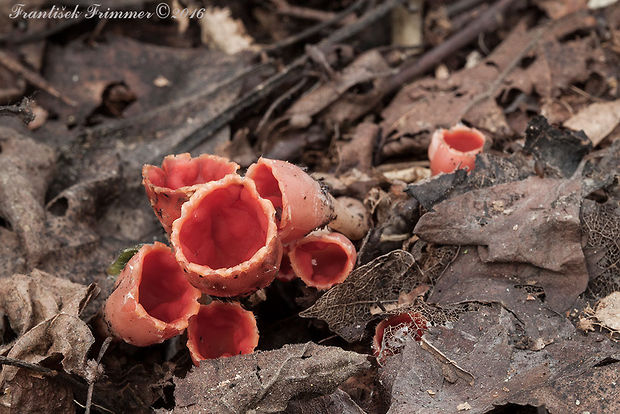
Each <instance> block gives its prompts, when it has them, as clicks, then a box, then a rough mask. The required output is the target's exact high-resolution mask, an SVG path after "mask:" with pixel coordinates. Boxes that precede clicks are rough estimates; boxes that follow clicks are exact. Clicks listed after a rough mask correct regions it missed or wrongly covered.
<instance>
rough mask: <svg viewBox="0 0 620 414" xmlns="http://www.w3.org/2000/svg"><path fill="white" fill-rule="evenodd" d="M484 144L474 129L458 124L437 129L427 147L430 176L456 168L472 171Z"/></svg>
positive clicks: (482, 137)
mask: <svg viewBox="0 0 620 414" xmlns="http://www.w3.org/2000/svg"><path fill="white" fill-rule="evenodd" d="M484 143H485V136H484V135H483V134H482V132H480V131H478V130H477V129H475V128H469V127H466V126H465V125H460V124H459V125H456V126H455V127H452V128H450V129H448V130H446V129H438V130H437V131H435V132H434V133H433V136H432V137H431V144H430V145H429V147H428V158H429V160H430V162H431V174H432V175H437V174H439V173H442V172H444V173H451V172H453V171H454V170H456V169H458V168H464V169H466V170H468V171H471V170H473V169H474V166H475V163H476V154H478V153H480V152H481V151H482V148H483V147H484Z"/></svg>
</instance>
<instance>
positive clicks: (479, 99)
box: [459, 29, 546, 119]
mask: <svg viewBox="0 0 620 414" xmlns="http://www.w3.org/2000/svg"><path fill="white" fill-rule="evenodd" d="M545 31H546V30H545V29H539V30H538V31H537V32H536V34H534V36H533V37H532V39H531V40H530V41H529V42H528V44H527V45H526V46H525V47H524V48H523V49H522V50H521V51H520V52H519V53H518V54H517V55H516V56H515V57H514V59H513V60H512V61H511V62H510V63H509V64H508V66H506V67H505V68H504V70H503V71H502V72H501V73H500V74H499V75H498V76H497V78H495V80H494V81H493V83H491V84H490V85H489V87H488V88H487V89H486V90H485V91H483V92H481V93H479V94H478V95H476V96H474V98H473V99H472V100H471V101H469V103H468V104H467V106H465V108H463V110H462V111H461V114H460V115H459V119H462V118H463V117H464V116H465V115H467V113H468V112H469V111H470V110H471V109H472V108H473V107H474V106H476V105H478V104H479V103H480V102H482V101H484V100H485V99H488V98H490V97H491V96H492V95H493V94H494V93H495V92H496V91H497V88H499V86H500V85H501V83H502V82H503V81H504V80H505V79H506V77H507V76H508V75H509V74H510V72H512V71H513V70H514V68H516V67H517V65H518V64H519V62H521V59H523V57H524V56H525V55H526V54H528V52H529V51H530V50H532V48H533V47H534V46H535V45H536V43H538V41H539V40H540V38H541V37H542V35H543V33H544V32H545Z"/></svg>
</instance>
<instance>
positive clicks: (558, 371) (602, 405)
mask: <svg viewBox="0 0 620 414" xmlns="http://www.w3.org/2000/svg"><path fill="white" fill-rule="evenodd" d="M527 315H528V316H529V318H534V319H535V320H536V321H538V323H539V324H543V325H546V326H547V327H548V328H549V329H550V332H551V331H552V332H553V339H554V342H553V346H546V347H544V348H541V349H539V350H538V351H536V352H532V351H531V350H529V349H525V348H523V347H521V346H520V343H521V339H520V338H521V337H522V336H523V326H522V325H521V322H520V320H519V319H520V318H521V317H522V316H521V315H519V316H518V318H519V319H518V318H517V317H515V315H514V314H513V313H511V312H510V311H507V310H505V309H504V308H503V307H501V306H497V305H494V306H490V307H489V306H485V307H480V308H479V309H478V310H477V311H472V312H467V313H464V314H463V315H461V317H460V318H459V320H458V321H456V322H453V323H452V324H451V325H450V326H440V327H431V328H429V330H428V332H427V333H426V335H425V338H426V339H427V340H428V341H429V342H431V343H432V344H433V346H435V347H436V348H437V349H438V350H440V351H441V352H442V353H443V354H445V355H446V357H447V358H449V359H450V360H452V361H455V363H457V364H458V365H459V366H460V367H462V368H463V369H464V370H466V371H467V372H469V373H471V374H472V375H473V377H474V383H473V385H470V384H469V382H468V378H467V377H464V378H455V382H453V383H451V382H448V381H446V380H445V374H446V373H445V370H444V368H443V367H444V365H445V364H444V362H443V361H441V360H439V359H437V358H436V357H435V356H434V355H433V354H432V353H429V352H428V351H426V350H424V349H423V348H422V347H421V346H420V345H419V344H418V343H417V342H415V341H408V342H407V344H406V345H405V348H404V350H403V351H402V353H401V354H398V355H396V356H392V357H389V358H388V360H387V362H386V364H385V365H384V366H383V367H382V368H380V379H381V381H382V383H383V384H384V386H385V387H386V391H387V393H388V396H387V398H388V399H389V400H391V405H390V409H389V412H390V413H394V414H401V413H402V414H404V413H412V412H415V413H437V412H454V411H455V407H457V405H459V404H463V402H464V401H466V402H467V403H468V404H469V406H470V407H471V409H470V410H468V412H470V413H486V412H488V411H490V410H493V409H494V408H495V407H497V406H501V405H504V404H507V403H513V404H520V405H532V406H535V407H538V406H545V408H547V409H548V410H550V411H551V412H567V413H568V412H575V407H577V405H576V403H575V402H576V401H577V400H579V401H580V403H579V406H578V409H579V412H581V411H582V410H584V411H590V412H597V411H603V412H617V411H618V410H619V409H620V398H619V397H618V395H617V393H616V392H615V391H614V389H613V387H614V385H613V383H614V382H615V381H618V380H620V373H619V372H618V370H617V367H616V365H617V361H618V360H619V357H620V354H619V352H618V349H617V347H616V348H614V347H613V345H612V344H611V343H610V342H609V341H605V340H603V342H598V341H597V339H599V340H600V339H602V338H601V337H600V336H599V337H598V338H595V337H594V336H592V337H585V336H583V335H580V334H578V333H577V332H576V331H575V328H574V327H573V326H572V325H571V324H570V323H569V322H568V321H567V320H566V319H565V318H563V317H562V316H560V315H557V314H554V313H553V312H545V313H544V317H543V318H541V317H540V315H539V305H537V304H533V303H532V302H529V305H528V309H527ZM533 329H534V331H536V326H534V327H533ZM606 361H611V362H610V363H607V362H606ZM428 389H432V390H434V394H433V395H429V393H428V392H427V391H426V390H428Z"/></svg>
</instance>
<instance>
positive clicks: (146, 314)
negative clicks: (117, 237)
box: [104, 242, 201, 346]
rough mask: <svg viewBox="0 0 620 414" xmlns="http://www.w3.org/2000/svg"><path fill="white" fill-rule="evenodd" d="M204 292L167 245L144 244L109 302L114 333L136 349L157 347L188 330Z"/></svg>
mask: <svg viewBox="0 0 620 414" xmlns="http://www.w3.org/2000/svg"><path fill="white" fill-rule="evenodd" d="M200 296H201V293H200V291H199V290H198V289H196V288H194V287H193V286H192V285H190V284H189V282H188V281H187V279H186V278H185V272H184V271H183V269H182V268H181V267H180V266H179V264H178V263H177V262H176V260H175V257H174V254H173V252H172V250H171V249H170V248H169V247H168V246H166V245H165V244H162V243H158V242H156V243H155V244H147V245H144V246H142V247H141V248H140V250H138V252H137V253H136V254H135V255H134V256H133V257H132V258H131V259H130V260H129V261H128V262H127V264H126V265H125V268H124V269H123V271H122V272H121V273H120V275H119V276H118V279H117V280H116V284H115V289H114V291H113V292H112V294H111V295H110V297H109V298H108V300H107V301H106V303H105V310H104V316H105V320H106V322H107V324H108V326H109V328H110V331H111V332H112V333H113V334H114V335H115V336H117V337H119V338H121V339H123V340H124V341H125V342H127V343H130V344H132V345H136V346H147V345H152V344H157V343H161V342H163V341H165V340H166V339H169V338H172V337H173V336H176V335H178V334H180V333H181V332H183V331H184V330H185V328H187V324H188V320H189V318H190V317H191V316H193V315H195V314H196V313H197V312H198V309H199V308H200V304H199V303H198V299H200Z"/></svg>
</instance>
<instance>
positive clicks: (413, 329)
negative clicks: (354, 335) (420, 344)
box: [372, 312, 427, 362]
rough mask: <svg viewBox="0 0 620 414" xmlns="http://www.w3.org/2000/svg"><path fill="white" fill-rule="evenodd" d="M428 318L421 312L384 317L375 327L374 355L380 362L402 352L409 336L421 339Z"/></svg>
mask: <svg viewBox="0 0 620 414" xmlns="http://www.w3.org/2000/svg"><path fill="white" fill-rule="evenodd" d="M426 326H427V324H426V319H424V317H423V316H422V315H420V314H419V313H417V312H415V313H401V314H398V315H394V316H391V317H389V318H388V319H384V320H382V321H381V322H379V324H378V325H377V327H376V328H375V336H374V338H373V340H372V349H373V352H374V355H375V356H376V357H377V358H379V360H380V362H381V361H384V360H385V358H387V357H388V356H391V355H394V354H396V353H398V352H400V349H401V348H402V347H403V346H404V345H405V340H406V339H407V338H412V339H415V340H416V341H419V340H420V339H421V338H422V335H424V331H425V330H426Z"/></svg>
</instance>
